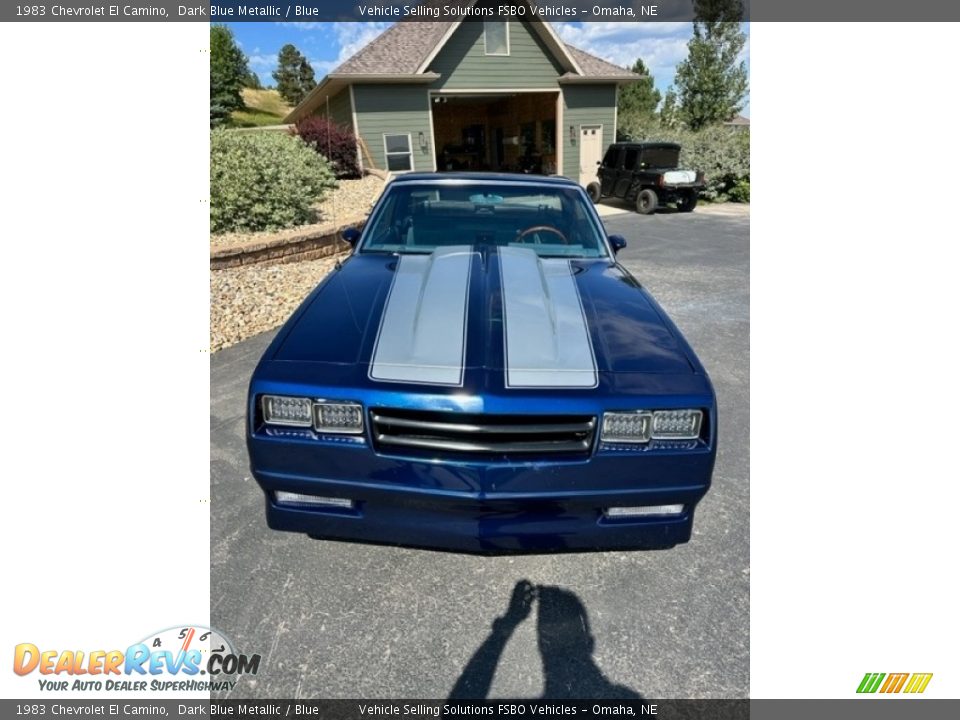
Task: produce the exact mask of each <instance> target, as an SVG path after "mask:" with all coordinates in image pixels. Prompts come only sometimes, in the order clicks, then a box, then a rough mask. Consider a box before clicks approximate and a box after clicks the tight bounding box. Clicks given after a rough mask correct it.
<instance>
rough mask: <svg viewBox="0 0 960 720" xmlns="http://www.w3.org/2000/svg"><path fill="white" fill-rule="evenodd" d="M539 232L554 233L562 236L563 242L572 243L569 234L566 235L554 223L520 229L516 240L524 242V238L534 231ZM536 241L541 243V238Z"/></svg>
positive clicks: (565, 243)
mask: <svg viewBox="0 0 960 720" xmlns="http://www.w3.org/2000/svg"><path fill="white" fill-rule="evenodd" d="M539 232H549V233H553V234H554V235H556V236H557V237H559V238H560V240H561V241H562V242H563V244H564V245H569V244H570V241H569V240H568V239H567V236H566V235H564V234H563V233H562V232H560V231H559V230H557V228H555V227H554V226H553V225H532V226H530V227H528V228H527V229H526V230H519V231H517V239H516V240H515V241H514V242H523V239H524V238H525V237H526V236H527V235H531V234H533V233H539ZM534 242H537V243H539V242H540V238H539V237H538V238H536V240H535V241H534Z"/></svg>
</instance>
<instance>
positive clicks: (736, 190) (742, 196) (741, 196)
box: [730, 180, 750, 203]
mask: <svg viewBox="0 0 960 720" xmlns="http://www.w3.org/2000/svg"><path fill="white" fill-rule="evenodd" d="M730 199H731V200H733V202H742V203H748V202H750V181H749V180H740V181H739V182H738V183H737V184H736V185H734V186H733V187H732V188H730Z"/></svg>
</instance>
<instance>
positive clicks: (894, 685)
mask: <svg viewBox="0 0 960 720" xmlns="http://www.w3.org/2000/svg"><path fill="white" fill-rule="evenodd" d="M908 677H910V673H890V674H889V675H887V681H886V682H885V683H883V687H881V688H880V692H882V693H898V692H900V689H901V688H902V687H903V684H904V683H905V682H906V681H907V678H908Z"/></svg>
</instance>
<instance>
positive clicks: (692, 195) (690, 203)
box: [677, 190, 697, 212]
mask: <svg viewBox="0 0 960 720" xmlns="http://www.w3.org/2000/svg"><path fill="white" fill-rule="evenodd" d="M696 206H697V191H696V190H691V191H689V192H687V193H685V194H684V195H681V196H680V197H679V198H677V210H679V211H680V212H693V209H694V208H695V207H696Z"/></svg>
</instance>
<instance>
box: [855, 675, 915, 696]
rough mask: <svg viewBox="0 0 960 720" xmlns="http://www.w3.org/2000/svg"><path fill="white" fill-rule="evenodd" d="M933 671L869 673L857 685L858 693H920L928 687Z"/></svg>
mask: <svg viewBox="0 0 960 720" xmlns="http://www.w3.org/2000/svg"><path fill="white" fill-rule="evenodd" d="M932 677H933V673H890V674H887V673H867V674H866V675H864V676H863V680H861V681H860V685H859V687H857V692H858V693H876V692H879V693H884V694H888V695H889V694H892V693H899V692H903V693H909V694H918V693H922V692H923V691H924V690H926V689H927V685H929V684H930V678H932Z"/></svg>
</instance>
